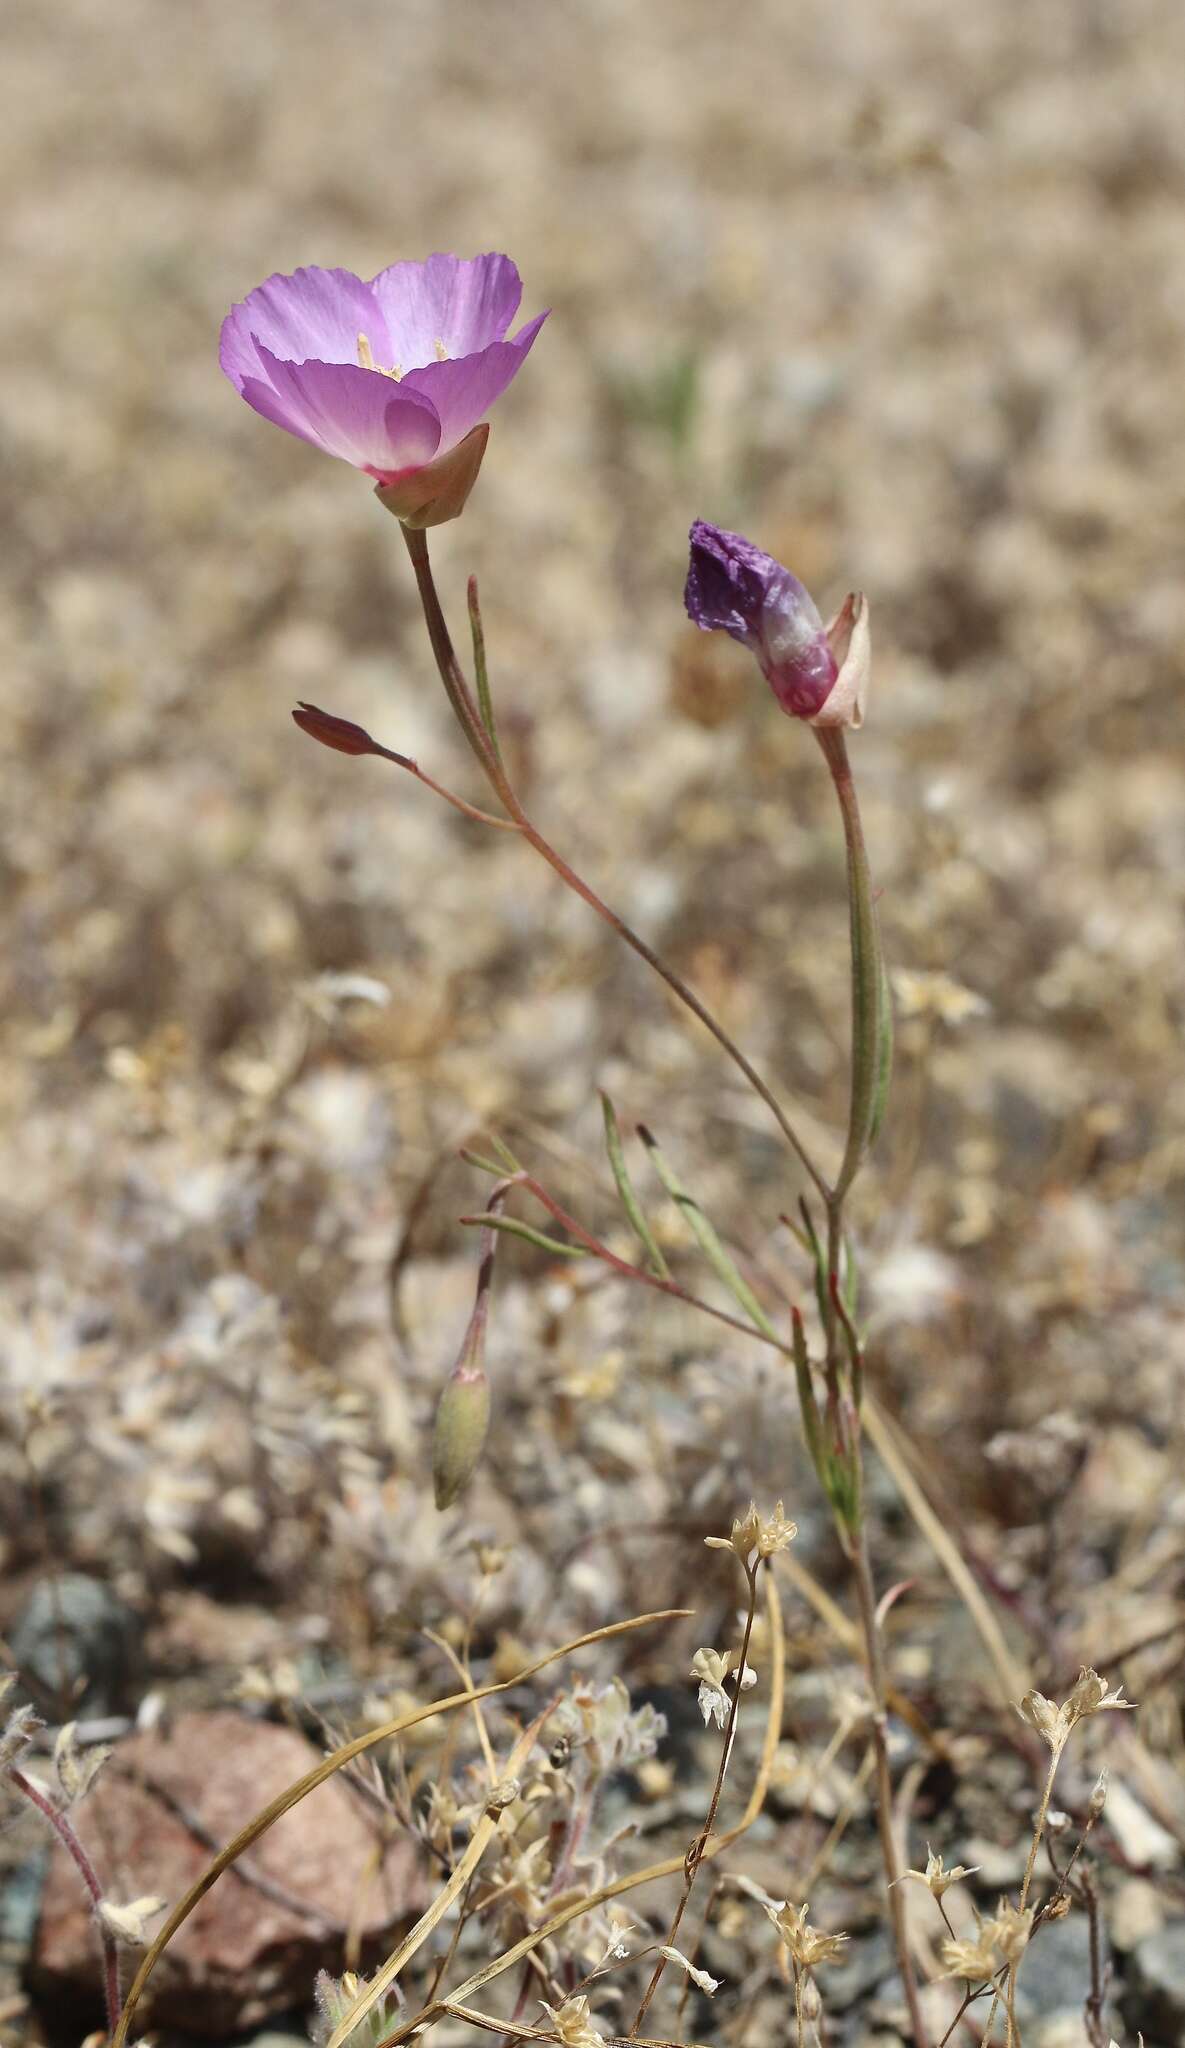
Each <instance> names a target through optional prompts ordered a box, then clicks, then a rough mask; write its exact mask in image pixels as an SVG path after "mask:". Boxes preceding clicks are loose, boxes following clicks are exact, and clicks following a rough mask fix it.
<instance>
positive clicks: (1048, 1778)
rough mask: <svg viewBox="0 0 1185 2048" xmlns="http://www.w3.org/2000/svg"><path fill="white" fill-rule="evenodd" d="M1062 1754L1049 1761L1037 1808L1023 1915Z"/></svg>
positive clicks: (1022, 1894)
mask: <svg viewBox="0 0 1185 2048" xmlns="http://www.w3.org/2000/svg"><path fill="white" fill-rule="evenodd" d="M1061 1754H1062V1752H1061V1748H1060V1747H1059V1748H1057V1749H1055V1750H1054V1752H1053V1755H1052V1756H1051V1757H1050V1759H1049V1769H1048V1771H1047V1772H1046V1775H1045V1789H1044V1791H1043V1792H1042V1794H1041V1804H1040V1806H1039V1807H1038V1808H1037V1821H1036V1825H1035V1827H1034V1829H1033V1839H1032V1841H1031V1842H1030V1844H1029V1859H1028V1862H1027V1863H1026V1864H1025V1874H1024V1882H1023V1883H1022V1885H1021V1888H1020V1910H1021V1912H1022V1913H1023V1912H1024V1909H1025V1906H1026V1905H1027V1903H1028V1897H1029V1886H1030V1885H1031V1884H1032V1882H1033V1871H1034V1868H1035V1867H1036V1862H1037V1851H1038V1849H1039V1848H1040V1847H1041V1837H1042V1835H1043V1834H1044V1833H1045V1821H1046V1817H1047V1815H1048V1813H1049V1802H1050V1800H1051V1799H1052V1798H1053V1781H1054V1779H1055V1778H1056V1776H1057V1767H1058V1764H1059V1763H1060V1762H1061Z"/></svg>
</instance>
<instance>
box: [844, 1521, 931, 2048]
mask: <svg viewBox="0 0 1185 2048" xmlns="http://www.w3.org/2000/svg"><path fill="white" fill-rule="evenodd" d="M851 1561H852V1573H853V1577H854V1578H855V1581H856V1594H857V1598H858V1601H859V1607H860V1625H861V1628H862V1631H863V1635H864V1655H865V1658H866V1660H867V1664H868V1683H869V1686H870V1687H871V1690H872V1701H873V1714H872V1743H873V1749H874V1752H875V1755H876V1787H877V1790H876V1817H877V1827H878V1829H879V1832H880V1843H881V1860H882V1862H883V1863H884V1868H885V1884H886V1887H887V1890H888V1899H889V1915H890V1918H891V1920H892V1925H893V1942H894V1945H895V1947H896V1950H897V1967H898V1969H899V1970H900V1972H901V1985H902V1989H903V1990H904V1993H905V2003H906V2005H907V2007H908V2008H909V2024H910V2028H911V2031H912V2035H913V2041H914V2048H927V2038H928V2037H927V2034H926V2029H925V2025H924V2023H923V2020H922V2009H921V2003H920V2001H919V1998H918V1986H917V1978H916V1976H915V1975H914V1967H913V1957H912V1956H911V1955H910V1952H909V1936H908V1932H907V1929H906V1925H905V1898H904V1894H903V1891H902V1887H901V1882H900V1880H901V1868H900V1865H899V1863H898V1860H897V1843H896V1840H895V1838H894V1835H893V1782H892V1778H891V1776H890V1772H889V1748H888V1739H887V1729H888V1718H889V1717H888V1686H887V1677H886V1672H885V1659H884V1651H883V1648H882V1645H881V1633H880V1627H879V1624H878V1622H877V1618H876V1592H875V1588H874V1587H873V1583H872V1565H871V1562H870V1560H869V1556H868V1536H867V1532H866V1530H865V1529H864V1527H863V1524H861V1528H860V1531H859V1534H858V1536H857V1539H856V1542H855V1544H854V1545H853V1548H852V1552H851Z"/></svg>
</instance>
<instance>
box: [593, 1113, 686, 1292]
mask: <svg viewBox="0 0 1185 2048" xmlns="http://www.w3.org/2000/svg"><path fill="white" fill-rule="evenodd" d="M601 1108H602V1110H603V1111H604V1116H605V1150H606V1152H607V1153H608V1155H609V1164H610V1166H611V1168H612V1169H613V1178H614V1180H615V1181H616V1183H617V1192H618V1195H619V1196H620V1198H621V1206H622V1208H623V1209H624V1210H625V1213H626V1215H627V1216H628V1217H629V1220H630V1223H631V1225H632V1227H633V1230H634V1234H635V1236H636V1237H637V1238H638V1240H639V1242H640V1243H641V1245H642V1248H643V1250H644V1251H645V1253H646V1256H647V1258H648V1259H649V1261H650V1265H651V1268H652V1270H653V1271H654V1272H655V1273H657V1275H658V1277H659V1279H660V1280H669V1279H670V1277H671V1269H670V1267H669V1266H668V1265H667V1262H666V1260H665V1259H664V1257H663V1255H662V1253H661V1251H660V1250H659V1248H658V1245H657V1243H656V1242H655V1237H654V1233H653V1231H652V1230H651V1228H650V1225H649V1224H648V1223H647V1221H646V1218H645V1216H644V1215H643V1213H642V1205H641V1203H640V1202H639V1200H638V1197H637V1195H636V1194H635V1192H634V1184H633V1182H632V1181H631V1179H630V1176H629V1168H628V1167H627V1165H626V1163H625V1153H624V1152H623V1150H622V1145H621V1130H620V1127H619V1125H618V1122H617V1112H616V1110H615V1109H614V1107H613V1104H612V1103H611V1102H610V1100H609V1097H608V1096H607V1095H606V1093H605V1091H604V1089H603V1088H602V1089H601Z"/></svg>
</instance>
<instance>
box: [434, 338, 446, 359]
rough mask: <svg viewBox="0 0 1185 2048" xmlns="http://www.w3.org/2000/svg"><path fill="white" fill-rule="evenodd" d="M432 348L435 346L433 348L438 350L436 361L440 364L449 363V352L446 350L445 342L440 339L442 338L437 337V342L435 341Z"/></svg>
mask: <svg viewBox="0 0 1185 2048" xmlns="http://www.w3.org/2000/svg"><path fill="white" fill-rule="evenodd" d="M432 346H433V348H434V349H435V350H436V360H437V362H438V363H447V361H448V350H447V349H446V347H445V345H444V343H443V341H442V340H441V339H440V336H439V335H437V337H436V340H435V341H434V342H433V344H432Z"/></svg>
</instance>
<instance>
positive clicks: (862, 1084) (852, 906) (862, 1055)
mask: <svg viewBox="0 0 1185 2048" xmlns="http://www.w3.org/2000/svg"><path fill="white" fill-rule="evenodd" d="M815 736H816V738H817V739H818V741H819V745H820V746H821V748H822V750H823V755H824V758H825V760H826V762H827V766H828V768H829V769H830V770H831V779H832V782H833V783H834V785H835V794H836V796H837V798H838V799H839V808H840V814H841V816H842V818H843V829H844V843H845V845H846V847H847V856H848V904H849V910H850V918H851V944H852V1046H851V1064H852V1085H851V1098H850V1102H849V1108H848V1136H847V1143H846V1145H845V1147H844V1155H843V1161H842V1164H841V1165H840V1169H839V1177H838V1179H837V1180H836V1183H835V1188H834V1193H833V1206H835V1205H840V1204H842V1202H843V1198H844V1196H845V1195H846V1193H847V1191H848V1189H849V1188H850V1187H851V1185H852V1182H853V1180H854V1179H855V1177H856V1174H857V1172H858V1171H859V1167H860V1161H861V1160H862V1159H863V1157H864V1154H865V1152H866V1151H867V1150H868V1146H869V1144H870V1143H871V1141H872V1137H873V1134H874V1130H875V1125H876V1119H877V1111H878V1100H877V1098H878V1094H879V1093H880V1092H881V1089H882V1088H883V1086H884V1085H886V1084H887V1076H888V1068H887V1065H884V1062H885V1060H886V1058H887V1048H886V1042H885V1038H884V1033H885V1032H886V1031H887V1029H888V1025H889V1012H888V1007H887V1002H886V997H885V988H884V968H883V965H882V962H881V950H880V935H879V932H878V930H877V918H876V904H875V902H874V901H873V891H872V872H871V869H870V868H869V864H868V849H867V847H866V846H865V843H864V828H863V826H862V824H861V822H860V805H859V801H858V799H857V796H856V784H855V780H854V778H853V776H852V769H851V764H850V762H849V760H848V750H847V745H846V743H845V740H844V735H843V728H842V727H841V726H817V727H816V728H815ZM890 1049H891V1042H890ZM882 1067H883V1072H882Z"/></svg>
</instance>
